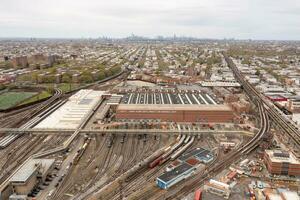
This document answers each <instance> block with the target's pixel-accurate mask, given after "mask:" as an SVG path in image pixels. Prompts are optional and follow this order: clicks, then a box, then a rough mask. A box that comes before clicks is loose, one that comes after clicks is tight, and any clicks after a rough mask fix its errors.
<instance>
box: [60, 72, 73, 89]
mask: <svg viewBox="0 0 300 200" xmlns="http://www.w3.org/2000/svg"><path fill="white" fill-rule="evenodd" d="M61 80H62V82H63V83H69V91H71V90H72V76H71V74H68V73H65V74H64V75H63V76H62V78H61Z"/></svg>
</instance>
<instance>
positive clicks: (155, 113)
mask: <svg viewBox="0 0 300 200" xmlns="http://www.w3.org/2000/svg"><path fill="white" fill-rule="evenodd" d="M116 118H117V119H160V120H161V121H172V122H212V123H226V122H232V121H233V119H234V114H233V111H232V110H231V108H230V107H229V106H227V105H186V104H185V105H180V104H173V105H170V104H155V105H154V104H153V105H149V104H120V105H119V106H118V107H117V111H116Z"/></svg>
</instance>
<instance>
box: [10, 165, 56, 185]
mask: <svg viewBox="0 0 300 200" xmlns="http://www.w3.org/2000/svg"><path fill="white" fill-rule="evenodd" d="M54 161H55V159H30V160H28V161H27V162H26V163H25V164H24V165H23V166H22V167H21V168H20V169H19V170H18V171H17V172H16V173H15V174H14V175H13V177H11V179H10V182H13V183H25V182H26V181H27V180H28V179H29V178H30V177H31V176H32V175H33V174H34V172H35V171H37V170H39V171H41V172H42V173H43V172H46V171H48V169H49V168H50V167H51V166H52V164H53V163H54Z"/></svg>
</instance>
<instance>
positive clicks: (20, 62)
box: [11, 56, 29, 68]
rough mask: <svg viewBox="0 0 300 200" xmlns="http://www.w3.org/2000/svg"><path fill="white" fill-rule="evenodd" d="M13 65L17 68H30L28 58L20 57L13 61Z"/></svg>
mask: <svg viewBox="0 0 300 200" xmlns="http://www.w3.org/2000/svg"><path fill="white" fill-rule="evenodd" d="M11 62H12V65H13V67H15V68H26V67H28V66H29V63H28V59H27V56H18V57H15V58H13V59H12V61H11Z"/></svg>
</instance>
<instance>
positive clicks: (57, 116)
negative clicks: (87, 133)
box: [34, 90, 104, 129]
mask: <svg viewBox="0 0 300 200" xmlns="http://www.w3.org/2000/svg"><path fill="white" fill-rule="evenodd" d="M103 94H104V91H94V90H80V91H78V92H77V93H76V94H74V95H72V96H71V97H70V98H69V100H68V101H67V102H66V103H65V104H64V105H62V106H61V107H60V108H58V109H57V110H56V111H55V112H53V113H52V114H51V115H49V116H48V117H47V118H46V119H44V120H43V121H41V122H40V123H39V124H38V125H37V126H35V127H34V128H38V129H47V128H58V129H76V128H78V127H79V126H80V125H81V123H82V121H83V120H84V118H85V117H86V116H87V115H88V114H89V113H90V112H91V111H92V110H93V109H94V107H95V106H96V105H97V103H98V102H99V101H100V100H101V99H102V95H103Z"/></svg>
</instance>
